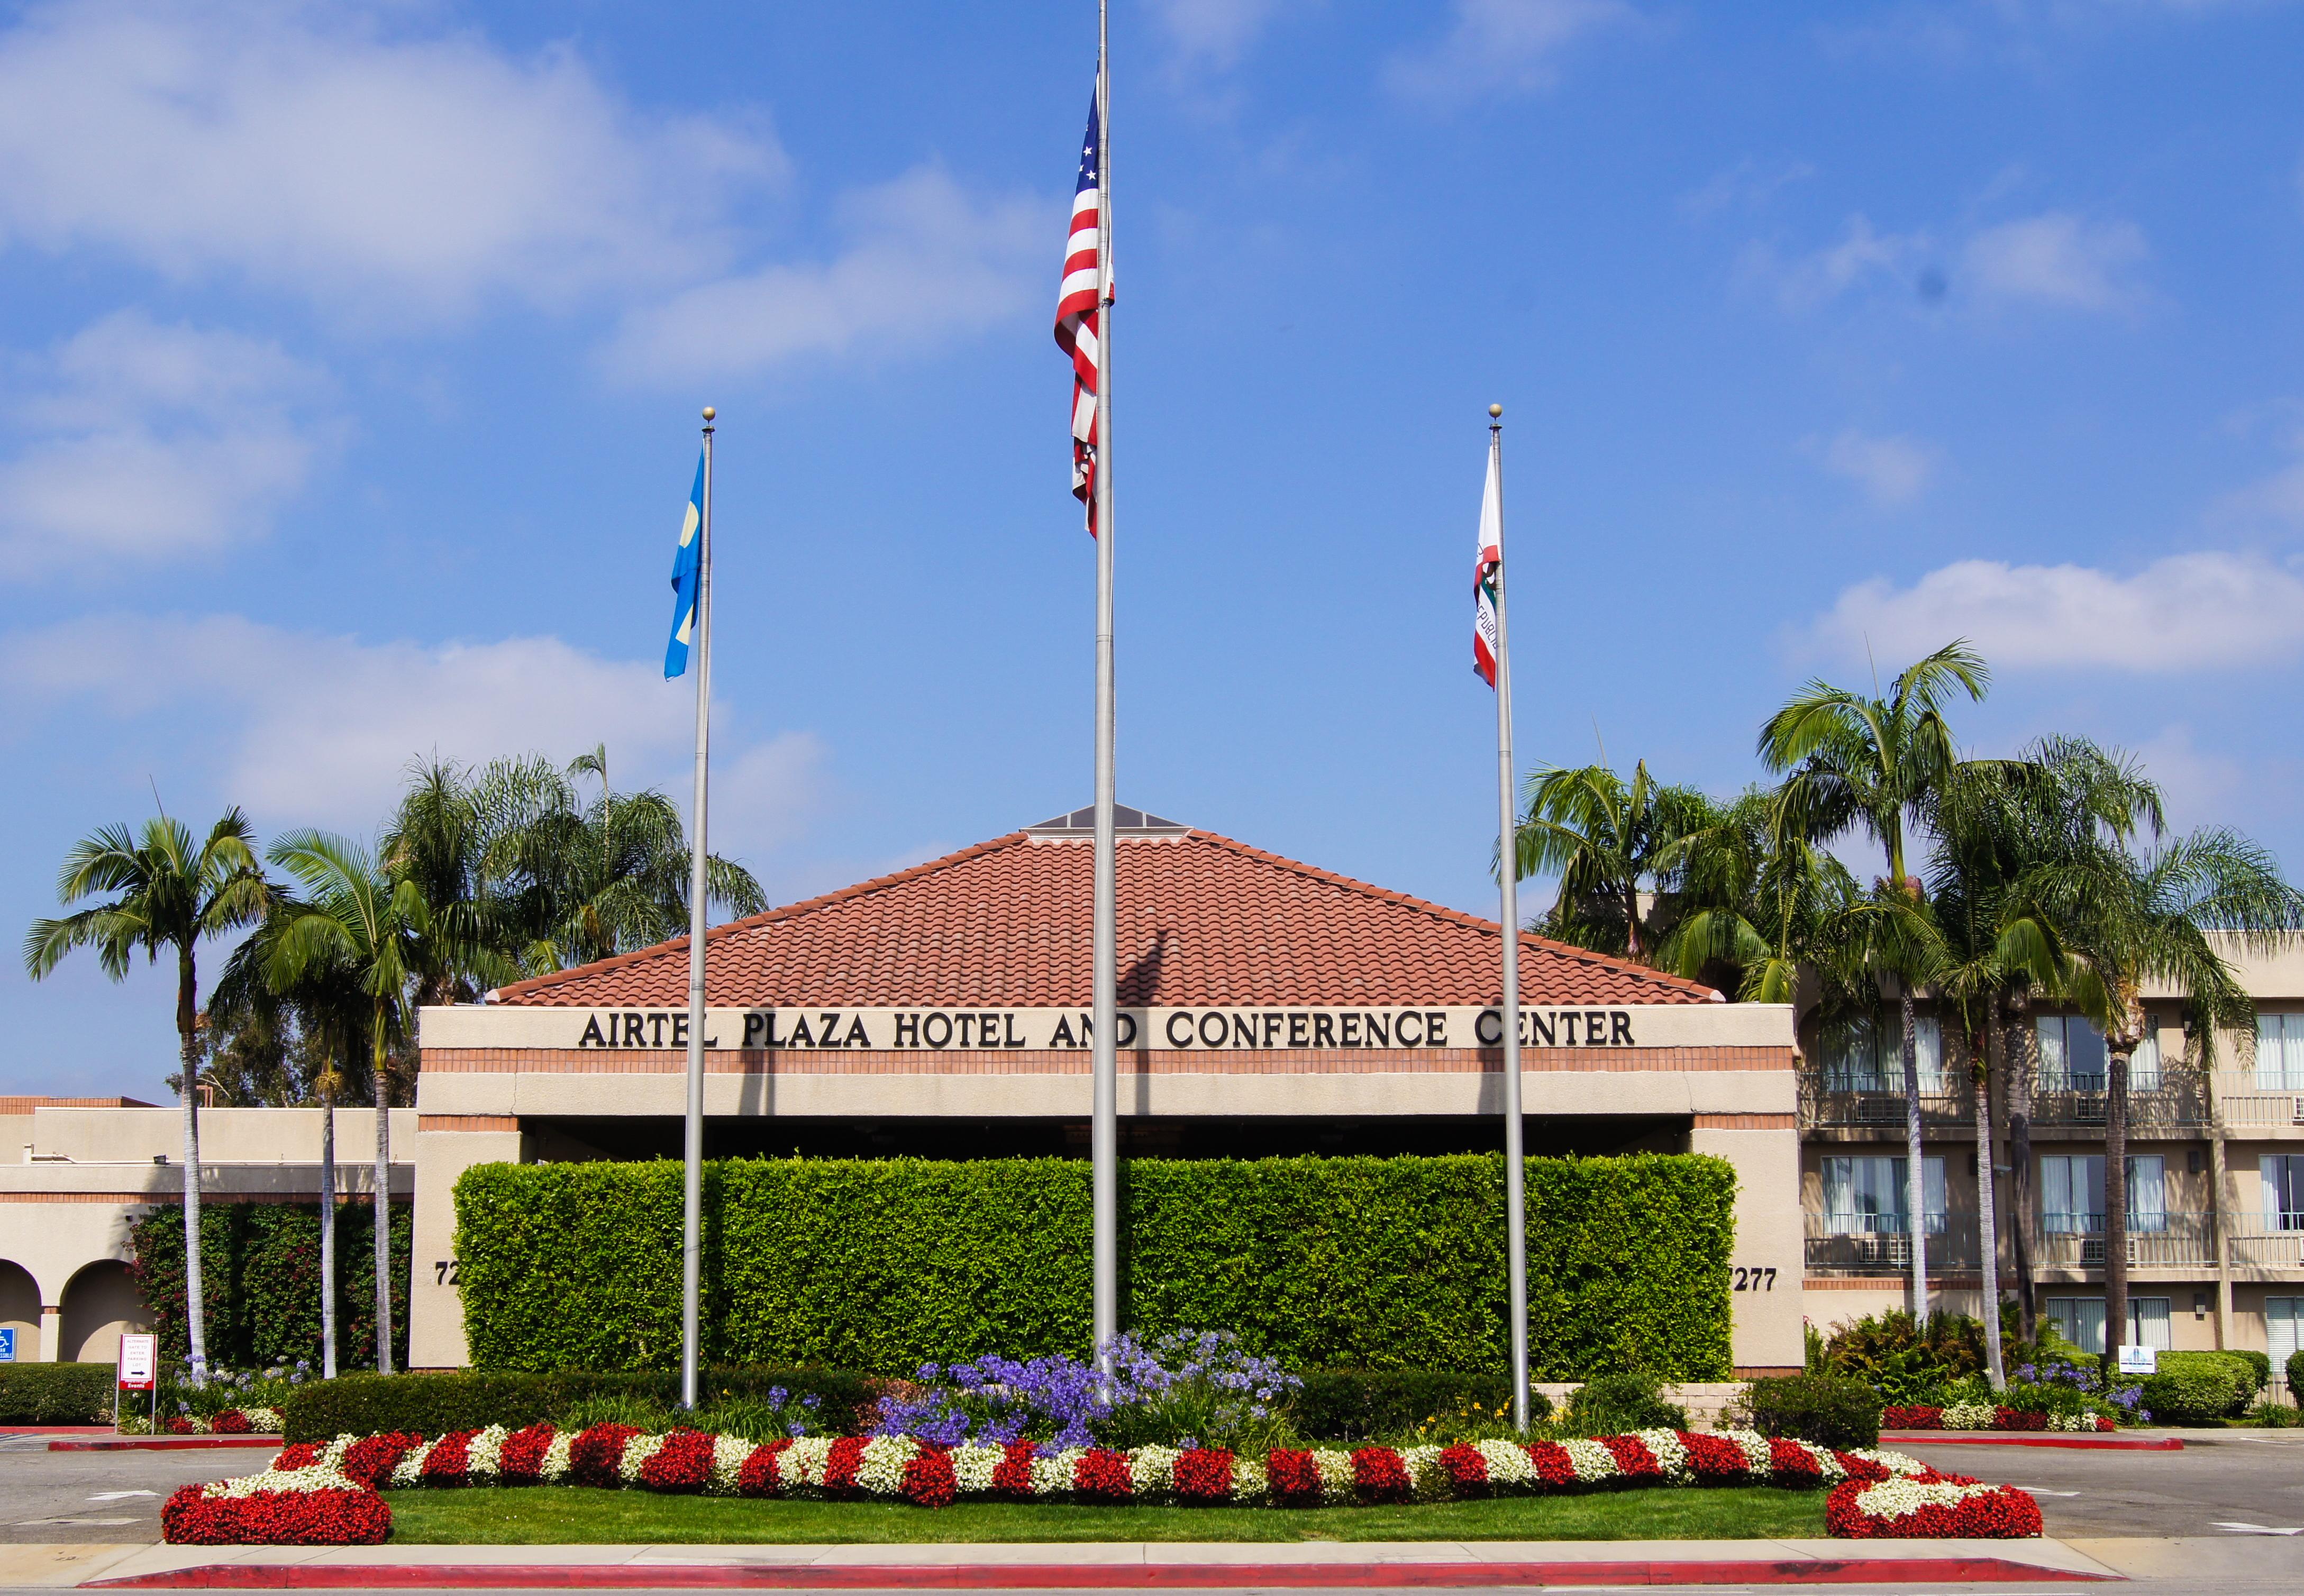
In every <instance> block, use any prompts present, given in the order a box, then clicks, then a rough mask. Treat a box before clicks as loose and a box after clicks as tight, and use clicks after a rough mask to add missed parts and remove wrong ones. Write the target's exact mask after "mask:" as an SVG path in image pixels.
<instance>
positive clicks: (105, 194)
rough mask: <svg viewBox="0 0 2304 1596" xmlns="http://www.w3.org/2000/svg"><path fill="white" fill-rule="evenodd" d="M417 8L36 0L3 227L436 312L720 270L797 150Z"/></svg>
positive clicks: (14, 118)
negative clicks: (495, 41) (661, 112)
mask: <svg viewBox="0 0 2304 1596" xmlns="http://www.w3.org/2000/svg"><path fill="white" fill-rule="evenodd" d="M416 14H420V13H416ZM410 15H411V12H410V11H409V10H408V9H406V8H398V7H389V6H388V7H385V9H384V10H383V12H382V13H380V15H372V14H363V13H361V12H359V11H357V10H352V9H344V10H334V9H329V8H326V7H321V6H317V5H309V4H296V3H295V0H236V3H235V0H224V3H222V4H211V5H207V6H187V7H182V8H165V9H154V8H147V7H138V6H131V5H127V4H111V3H106V0H96V3H93V4H80V5H49V6H44V7H39V8H37V9H34V10H32V11H30V13H25V15H24V16H23V18H22V20H21V21H18V22H17V23H16V25H15V26H13V28H10V29H8V30H5V31H4V32H0V246H4V245H11V244H13V245H19V246H30V247H33V248H37V249H44V250H47V251H51V252H57V253H61V252H63V251H65V250H68V249H80V248H90V247H92V248H95V249H102V250H108V251H113V252H115V253H117V254H118V255H120V256H122V257H124V258H128V259H130V260H132V261H135V262H137V263H139V264H140V265H144V266H150V267H153V268H155V269H157V270H159V271H161V272H164V273H166V274H171V275H174V276H181V277H192V276H199V275H203V274H217V273H223V274H234V275H238V276H241V277H244V278H246V279H247V280H249V281H251V282H254V283H260V284H263V285H265V286H267V287H272V288H284V289H286V290H288V291H292V292H295V293H298V294H303V295H309V296H310V297H312V298H314V299H317V300H325V301H329V302H331V303H344V302H349V303H352V304H357V305H360V306H361V307H363V308H369V309H373V310H377V311H380V312H382V313H384V314H385V315H386V316H388V317H402V316H407V315H411V314H414V315H420V316H435V315H440V314H453V313H454V312H456V311H458V310H460V309H462V308H466V307H468V306H469V305H470V303H472V302H473V301H474V300H478V299H479V298H482V297H484V296H487V295H491V294H497V293H503V294H509V295H512V296H516V297H519V298H522V299H527V300H537V301H540V302H546V303H556V302H561V301H564V300H568V299H569V298H571V297H572V296H576V295H580V294H583V293H586V292H588V291H594V290H596V289H598V288H600V287H602V286H603V285H620V286H621V285H632V284H640V285H648V284H660V283H665V282H666V281H676V280H679V279H681V278H683V277H690V276H693V275H695V274H697V273H699V271H708V270H712V269H716V268H717V266H719V265H720V264H721V263H722V262H723V260H724V258H725V256H726V253H727V250H726V249H725V247H724V241H723V240H722V238H721V236H720V224H721V222H722V219H723V217H724V214H725V211H726V208H727V204H728V200H729V198H730V196H731V191H732V190H733V189H734V188H736V187H738V186H740V185H741V184H743V183H746V182H757V181H758V180H761V179H765V178H773V177H775V176H776V175H778V174H780V173H781V172H782V170H783V156H782V154H781V152H780V150H779V149H778V148H777V146H776V143H775V139H774V137H773V135H772V134H770V133H769V132H768V131H767V130H766V129H765V127H762V126H752V127H749V128H741V129H740V131H728V130H727V129H726V127H725V125H724V123H720V124H707V123H706V122H703V121H702V120H700V119H696V120H682V119H675V118H667V117H663V116H652V115H648V114H642V113H640V112H638V111H636V110H634V109H633V108H632V107H631V106H629V105H627V104H626V103H625V102H624V101H623V99H622V98H621V97H619V96H618V95H617V94H616V93H615V92H614V91H613V90H612V89H609V88H608V87H606V85H604V84H603V83H601V82H600V81H599V80H598V79H597V77H596V76H595V75H594V73H593V72H592V71H591V70H590V69H589V67H588V66H587V65H586V64H585V63H583V62H582V61H580V60H579V59H578V58H577V57H576V56H575V55H573V54H572V52H570V51H568V50H565V49H550V50H546V51H543V52H541V53H539V54H538V55H535V56H533V57H530V58H528V59H522V60H516V59H513V58H512V57H510V56H508V55H504V54H503V53H502V52H500V51H498V50H496V48H494V47H493V46H490V45H489V44H487V42H486V41H485V40H484V39H483V38H479V36H478V35H477V34H474V33H470V32H457V33H451V34H445V35H442V36H439V37H432V38H409V37H403V36H402V34H401V33H400V31H399V30H395V29H394V28H393V27H392V26H391V25H390V24H391V23H393V22H397V21H402V20H404V19H406V18H407V17H408V16H410Z"/></svg>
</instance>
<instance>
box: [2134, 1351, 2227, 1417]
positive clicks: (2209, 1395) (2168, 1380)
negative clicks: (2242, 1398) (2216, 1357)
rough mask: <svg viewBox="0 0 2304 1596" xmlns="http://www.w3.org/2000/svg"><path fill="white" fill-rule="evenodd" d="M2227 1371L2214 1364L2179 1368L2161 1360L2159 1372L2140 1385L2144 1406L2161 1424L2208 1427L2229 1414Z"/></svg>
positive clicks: (2165, 1357) (2180, 1366)
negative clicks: (2205, 1425)
mask: <svg viewBox="0 0 2304 1596" xmlns="http://www.w3.org/2000/svg"><path fill="white" fill-rule="evenodd" d="M2232 1401H2233V1389H2232V1373H2231V1371H2230V1370H2228V1369H2226V1368H2224V1367H2223V1366H2221V1365H2219V1364H2177V1365H2176V1366H2175V1367H2173V1368H2171V1367H2169V1366H2168V1355H2165V1354H2164V1355H2162V1359H2161V1370H2160V1372H2159V1373H2157V1374H2155V1375H2152V1376H2150V1377H2149V1378H2147V1380H2146V1381H2144V1406H2145V1407H2146V1408H2147V1409H2148V1410H2149V1411H2150V1413H2151V1414H2152V1417H2153V1419H2154V1420H2155V1421H2156V1423H2162V1424H2209V1423H2215V1421H2216V1420H2218V1419H2221V1418H2223V1417H2224V1415H2225V1414H2228V1413H2230V1412H2232Z"/></svg>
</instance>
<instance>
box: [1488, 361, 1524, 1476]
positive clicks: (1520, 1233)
mask: <svg viewBox="0 0 2304 1596" xmlns="http://www.w3.org/2000/svg"><path fill="white" fill-rule="evenodd" d="M1488 469H1489V470H1490V471H1491V472H1493V473H1494V474H1495V479H1496V550H1497V555H1498V558H1497V561H1496V806H1497V810H1498V813H1499V814H1500V815H1501V816H1502V829H1501V830H1500V831H1499V832H1498V833H1497V835H1498V836H1499V837H1501V838H1502V839H1503V845H1502V847H1501V848H1500V849H1498V851H1497V862H1498V863H1499V864H1500V865H1502V866H1503V868H1502V869H1501V870H1499V871H1498V872H1497V874H1498V875H1499V876H1501V877H1502V878H1503V889H1504V916H1503V923H1504V1012H1503V1014H1502V1015H1501V1016H1500V1017H1499V1018H1501V1019H1502V1020H1503V1022H1504V1025H1503V1030H1504V1246H1505V1248H1506V1249H1507V1251H1508V1252H1509V1254H1510V1257H1511V1279H1512V1285H1511V1291H1510V1296H1511V1313H1512V1428H1513V1429H1515V1430H1517V1431H1520V1433H1522V1434H1526V1433H1527V1432H1528V1193H1527V1190H1526V1186H1527V1179H1528V1159H1527V1154H1526V1153H1525V1151H1524V1149H1523V1147H1522V1144H1521V1143H1522V1126H1521V1120H1520V847H1519V837H1518V835H1517V832H1518V826H1517V824H1516V822H1517V819H1518V816H1517V815H1516V814H1515V813H1514V805H1513V803H1512V654H1511V648H1510V645H1509V642H1508V641H1507V636H1508V634H1507V629H1506V625H1505V620H1504V568H1505V566H1506V564H1507V563H1508V562H1506V561H1505V560H1504V558H1503V552H1504V406H1502V405H1500V404H1492V405H1490V406H1489V407H1488Z"/></svg>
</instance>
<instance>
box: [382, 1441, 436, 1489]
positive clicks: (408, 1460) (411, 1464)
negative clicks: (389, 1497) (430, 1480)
mask: <svg viewBox="0 0 2304 1596" xmlns="http://www.w3.org/2000/svg"><path fill="white" fill-rule="evenodd" d="M439 1444H440V1443H439V1442H438V1441H436V1440H428V1441H419V1442H418V1443H417V1444H416V1445H415V1446H413V1447H411V1448H409V1449H408V1456H406V1457H402V1459H401V1460H400V1462H399V1463H398V1464H397V1465H395V1466H394V1469H393V1471H392V1482H393V1483H394V1485H403V1486H404V1485H417V1484H420V1483H422V1482H423V1478H424V1460H425V1459H426V1458H427V1457H431V1456H432V1448H434V1447H436V1446H438V1445H439Z"/></svg>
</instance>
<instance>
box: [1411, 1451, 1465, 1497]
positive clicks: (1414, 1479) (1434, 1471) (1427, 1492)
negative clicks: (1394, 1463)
mask: <svg viewBox="0 0 2304 1596" xmlns="http://www.w3.org/2000/svg"><path fill="white" fill-rule="evenodd" d="M1444 1450H1446V1448H1444V1447H1432V1446H1424V1447H1402V1448H1401V1449H1400V1461H1401V1465H1402V1467H1404V1468H1406V1469H1407V1470H1408V1488H1409V1490H1410V1493H1411V1494H1412V1495H1413V1496H1414V1497H1415V1498H1416V1499H1417V1500H1418V1501H1419V1502H1433V1501H1438V1500H1440V1499H1443V1498H1445V1497H1447V1496H1450V1495H1452V1494H1453V1490H1454V1484H1455V1482H1453V1481H1452V1480H1451V1479H1449V1477H1448V1471H1447V1470H1446V1469H1444V1468H1443V1467H1441V1466H1440V1454H1441V1453H1442V1452H1443V1451H1444Z"/></svg>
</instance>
